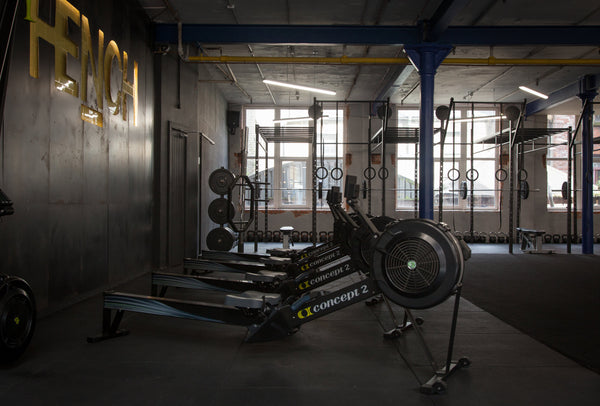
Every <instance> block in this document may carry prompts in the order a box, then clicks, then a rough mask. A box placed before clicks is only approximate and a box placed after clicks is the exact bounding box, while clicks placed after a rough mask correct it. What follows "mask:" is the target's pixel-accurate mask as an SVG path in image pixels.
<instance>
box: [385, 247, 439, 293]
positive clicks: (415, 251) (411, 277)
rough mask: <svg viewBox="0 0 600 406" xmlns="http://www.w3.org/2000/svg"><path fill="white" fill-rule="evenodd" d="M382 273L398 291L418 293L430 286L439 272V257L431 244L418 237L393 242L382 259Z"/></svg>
mask: <svg viewBox="0 0 600 406" xmlns="http://www.w3.org/2000/svg"><path fill="white" fill-rule="evenodd" d="M383 271H384V274H385V276H386V278H387V279H388V281H389V282H390V284H391V285H392V286H393V287H394V288H395V289H397V290H398V291H399V292H404V293H405V294H408V295H414V294H419V293H421V292H423V291H426V290H428V289H430V288H431V285H432V284H433V283H434V282H435V280H436V279H437V278H438V276H439V274H440V259H439V257H438V255H437V253H436V252H435V250H434V249H433V247H432V246H431V245H429V244H428V243H427V242H426V241H425V240H422V239H419V238H408V239H406V240H403V241H400V242H399V243H397V244H395V245H394V247H392V248H391V250H390V251H388V255H387V256H386V257H385V260H384V270H383Z"/></svg>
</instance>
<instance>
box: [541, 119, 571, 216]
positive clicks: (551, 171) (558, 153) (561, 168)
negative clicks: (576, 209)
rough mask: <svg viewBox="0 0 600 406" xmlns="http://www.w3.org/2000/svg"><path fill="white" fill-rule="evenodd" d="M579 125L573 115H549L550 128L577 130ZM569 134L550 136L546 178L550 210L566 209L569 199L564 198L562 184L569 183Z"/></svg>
mask: <svg viewBox="0 0 600 406" xmlns="http://www.w3.org/2000/svg"><path fill="white" fill-rule="evenodd" d="M576 125H577V123H576V121H575V116H573V115H548V128H567V127H572V128H575V126H576ZM567 140H568V135H567V133H560V134H556V135H549V136H548V144H549V145H555V146H553V147H551V148H548V153H547V155H546V177H547V180H548V209H566V207H567V199H563V197H562V184H563V183H564V182H566V181H567V175H568V167H569V160H568V156H569V147H568V146H567V145H557V144H566V142H567Z"/></svg>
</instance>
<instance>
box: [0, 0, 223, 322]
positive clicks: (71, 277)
mask: <svg viewBox="0 0 600 406" xmlns="http://www.w3.org/2000/svg"><path fill="white" fill-rule="evenodd" d="M61 1H62V3H61ZM56 2H58V3H59V4H64V0H56ZM56 2H55V1H49V0H41V1H40V4H39V10H40V12H39V16H40V19H41V20H42V21H44V22H45V23H46V24H49V25H50V24H54V18H55V17H52V18H50V16H55V14H56V9H55V3H56ZM70 4H71V5H72V6H73V8H75V9H76V10H78V11H79V12H80V13H81V15H85V16H86V17H87V19H88V21H89V26H90V33H91V39H92V41H91V43H92V51H93V54H94V55H95V57H96V59H95V60H96V64H97V63H98V62H97V61H98V58H97V56H98V49H97V43H98V30H102V31H103V32H104V44H103V49H104V51H105V50H106V48H107V47H108V43H109V41H115V43H116V44H117V46H118V49H119V51H120V52H119V53H120V57H121V60H123V58H124V56H123V51H125V52H127V54H128V77H127V80H128V81H130V82H132V81H133V62H134V61H135V62H137V63H138V92H139V94H138V115H137V125H134V122H133V104H132V98H131V97H129V96H127V97H126V100H127V103H128V104H127V107H128V114H127V119H126V120H124V119H123V118H122V110H121V111H120V112H119V114H118V115H114V114H113V111H114V109H113V110H111V109H110V108H109V105H108V99H107V97H108V96H106V95H105V96H104V98H103V106H102V108H100V107H99V106H98V102H97V99H96V91H95V88H94V84H93V75H92V71H91V68H90V66H91V64H90V65H89V66H88V75H87V76H88V91H89V94H88V97H87V100H83V98H82V97H81V93H79V92H77V93H76V95H75V96H74V95H71V94H67V93H65V92H64V91H60V90H59V89H58V88H57V84H56V83H55V48H54V47H53V46H51V45H50V44H48V43H47V41H45V40H39V44H40V45H39V75H38V76H39V77H37V78H35V77H32V76H31V75H30V73H29V70H30V59H29V58H30V52H29V36H30V29H29V23H28V22H26V21H24V20H23V16H24V15H25V2H21V6H22V8H21V9H20V10H19V17H18V24H17V27H16V32H15V44H14V45H15V46H14V50H13V53H12V60H11V65H10V76H9V86H8V91H7V104H6V108H5V112H4V122H3V127H2V129H1V133H0V136H1V137H0V187H1V188H2V189H3V190H4V191H5V192H6V193H7V194H8V195H9V197H10V198H11V199H12V200H13V202H14V207H15V214H14V215H12V216H8V217H4V218H2V220H1V221H0V222H1V224H0V258H2V260H1V261H0V272H3V273H8V274H12V275H18V276H21V277H24V278H25V279H26V280H28V281H29V282H30V283H31V285H32V287H33V290H34V293H35V296H36V299H37V302H38V310H40V311H41V313H42V314H43V313H49V312H52V311H54V310H56V309H59V308H62V307H64V306H66V305H68V304H70V303H72V302H75V301H78V300H81V299H82V298H85V297H88V296H90V295H92V294H94V293H97V292H99V291H101V290H104V289H107V288H109V287H114V286H115V285H117V284H119V283H121V282H123V281H126V280H129V279H132V278H134V277H136V276H138V275H140V274H142V273H146V272H148V271H150V270H151V269H156V268H168V267H170V266H171V265H172V264H173V263H176V262H179V263H180V262H181V260H182V259H183V256H184V255H185V256H188V255H190V256H193V255H195V254H196V252H197V247H198V241H199V240H200V241H201V244H203V245H204V244H205V243H204V241H205V236H206V233H207V232H208V231H209V230H210V229H211V228H212V226H213V225H212V224H210V223H209V221H208V216H207V215H206V214H205V212H206V207H207V206H208V202H210V200H212V198H213V196H212V194H211V192H210V190H209V188H208V187H207V186H206V187H205V186H203V185H205V184H206V183H207V179H208V175H209V174H210V172H211V171H212V170H213V169H215V168H218V167H221V166H227V164H228V159H227V153H228V145H227V144H228V139H227V130H226V110H227V104H226V102H225V100H224V98H223V96H222V95H221V94H220V92H219V91H218V89H217V88H216V87H215V85H214V84H205V83H200V82H199V79H203V78H206V77H207V72H206V71H205V68H204V67H200V66H199V65H196V64H187V63H184V62H178V59H179V58H178V56H177V55H174V54H172V53H171V54H167V55H163V54H160V53H156V52H154V50H153V49H152V29H151V26H150V22H149V21H148V19H147V16H146V14H145V12H144V10H142V9H141V8H140V6H139V4H138V3H137V2H136V1H134V0H125V1H117V0H109V1H102V2H97V1H91V0H80V1H72V2H70ZM80 22H81V21H80V20H79V19H78V20H77V23H74V22H71V23H69V34H68V37H69V39H70V40H71V41H73V43H74V44H75V45H76V46H77V47H78V49H79V50H80V53H79V54H76V55H78V56H77V57H75V56H71V55H69V56H67V69H66V71H67V74H68V75H69V76H70V77H71V78H73V79H74V80H75V81H76V82H77V83H79V84H80V86H81V83H80V82H81V59H80V56H81V49H82V41H81V29H80V28H79V27H78V26H77V24H79V23H80ZM65 35H66V34H65ZM59 51H60V48H59ZM104 83H106V81H105V82H104ZM104 83H103V85H104ZM108 83H110V90H111V92H110V94H111V95H110V97H111V98H112V99H115V100H116V99H117V92H118V91H120V90H121V89H122V74H121V70H120V69H119V67H118V64H117V61H116V60H114V61H113V64H112V73H111V75H110V82H108ZM100 92H103V91H102V90H101V91H100ZM82 105H85V106H88V107H91V108H94V109H97V110H99V111H100V112H101V113H103V116H104V117H103V122H102V124H103V126H97V125H93V124H91V123H89V122H86V121H83V120H82V118H81V117H82V116H81V106H82ZM169 126H171V127H172V128H173V127H178V128H183V129H185V130H186V131H188V132H189V133H188V134H187V141H186V153H185V157H183V158H184V159H185V161H184V162H185V183H184V184H183V185H182V188H183V190H184V193H185V200H184V201H183V210H181V212H175V213H173V211H171V212H169V210H168V209H169V205H168V202H169V198H170V197H169V170H168V168H169V164H170V161H169V149H168V148H169V138H168V137H169ZM199 131H200V132H203V133H204V134H206V135H207V136H209V137H210V138H211V139H213V140H214V141H215V143H216V144H215V145H214V146H213V145H210V144H209V143H207V142H206V141H201V138H200V136H199V135H198V132H199ZM200 148H201V152H202V156H201V160H200V162H201V167H199V166H198V152H199V150H200ZM199 202H202V205H203V208H204V210H203V211H202V207H200V208H199ZM182 220H184V221H182ZM177 221H179V223H182V224H183V226H182V231H181V233H177V235H174V236H173V238H172V239H170V238H169V234H168V231H169V226H170V225H171V229H170V230H171V233H173V227H172V225H173V224H174V223H176V222H177ZM199 227H200V229H199ZM170 240H172V242H171V245H169V241H170ZM173 246H175V248H177V249H173ZM169 249H171V251H169ZM174 252H175V253H176V254H177V256H178V258H170V259H169V261H168V260H167V259H168V258H169V253H170V255H171V257H173V253H174Z"/></svg>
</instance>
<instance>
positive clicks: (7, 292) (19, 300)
mask: <svg viewBox="0 0 600 406" xmlns="http://www.w3.org/2000/svg"><path fill="white" fill-rule="evenodd" d="M9 279H11V282H9V283H7V284H6V286H5V287H0V288H2V289H0V291H4V293H3V295H2V297H0V363H9V362H13V361H15V360H16V359H17V358H18V357H20V356H21V354H23V352H24V351H25V349H26V348H27V346H28V345H29V342H30V341H31V338H32V336H33V331H34V327H35V316H36V309H35V301H34V299H33V292H32V291H31V289H30V288H29V286H28V285H27V283H26V282H25V281H23V280H22V279H20V278H9Z"/></svg>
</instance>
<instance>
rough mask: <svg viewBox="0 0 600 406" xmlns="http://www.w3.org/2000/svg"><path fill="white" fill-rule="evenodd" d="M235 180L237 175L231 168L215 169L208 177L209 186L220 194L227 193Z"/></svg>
mask: <svg viewBox="0 0 600 406" xmlns="http://www.w3.org/2000/svg"><path fill="white" fill-rule="evenodd" d="M234 182H235V176H234V175H233V173H231V171H230V170H229V169H225V168H219V169H215V170H214V171H213V172H212V173H211V174H210V176H209V177H208V186H209V187H210V190H212V191H213V192H214V193H216V194H218V195H225V194H227V193H229V190H230V189H231V187H232V186H233V184H234Z"/></svg>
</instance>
